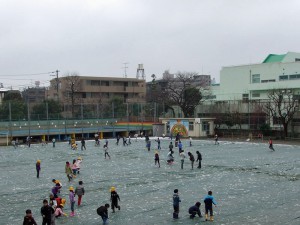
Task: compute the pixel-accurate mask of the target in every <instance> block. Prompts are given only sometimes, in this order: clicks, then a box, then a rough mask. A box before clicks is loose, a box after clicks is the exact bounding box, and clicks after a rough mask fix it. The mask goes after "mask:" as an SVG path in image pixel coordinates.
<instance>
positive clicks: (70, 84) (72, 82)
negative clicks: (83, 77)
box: [62, 73, 80, 117]
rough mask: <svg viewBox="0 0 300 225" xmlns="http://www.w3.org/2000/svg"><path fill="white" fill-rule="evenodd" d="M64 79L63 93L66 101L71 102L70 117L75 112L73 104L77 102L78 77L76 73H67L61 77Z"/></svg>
mask: <svg viewBox="0 0 300 225" xmlns="http://www.w3.org/2000/svg"><path fill="white" fill-rule="evenodd" d="M62 79H63V80H65V82H64V83H65V85H66V87H65V93H66V96H65V97H66V100H67V102H69V103H71V112H72V117H73V116H74V112H75V104H76V103H78V97H79V96H78V93H79V90H80V79H79V76H78V74H77V73H71V74H67V76H65V77H63V78H62Z"/></svg>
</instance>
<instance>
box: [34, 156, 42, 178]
mask: <svg viewBox="0 0 300 225" xmlns="http://www.w3.org/2000/svg"><path fill="white" fill-rule="evenodd" d="M35 168H36V177H37V178H39V177H40V170H41V160H37V161H36V164H35Z"/></svg>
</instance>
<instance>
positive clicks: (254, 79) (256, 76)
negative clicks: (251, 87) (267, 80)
mask: <svg viewBox="0 0 300 225" xmlns="http://www.w3.org/2000/svg"><path fill="white" fill-rule="evenodd" d="M252 83H260V74H252Z"/></svg>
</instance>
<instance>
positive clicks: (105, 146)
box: [103, 144, 110, 159]
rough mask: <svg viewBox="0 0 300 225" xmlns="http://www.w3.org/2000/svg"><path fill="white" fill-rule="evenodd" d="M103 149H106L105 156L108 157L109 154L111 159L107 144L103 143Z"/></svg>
mask: <svg viewBox="0 0 300 225" xmlns="http://www.w3.org/2000/svg"><path fill="white" fill-rule="evenodd" d="M103 150H104V157H105V159H106V156H108V158H109V159H110V155H109V154H108V147H107V145H106V144H105V145H103Z"/></svg>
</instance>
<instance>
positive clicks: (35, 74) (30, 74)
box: [0, 72, 55, 77]
mask: <svg viewBox="0 0 300 225" xmlns="http://www.w3.org/2000/svg"><path fill="white" fill-rule="evenodd" d="M50 73H55V72H44V73H28V74H0V76H1V77H2V76H16V77H18V76H38V75H44V74H50Z"/></svg>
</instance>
